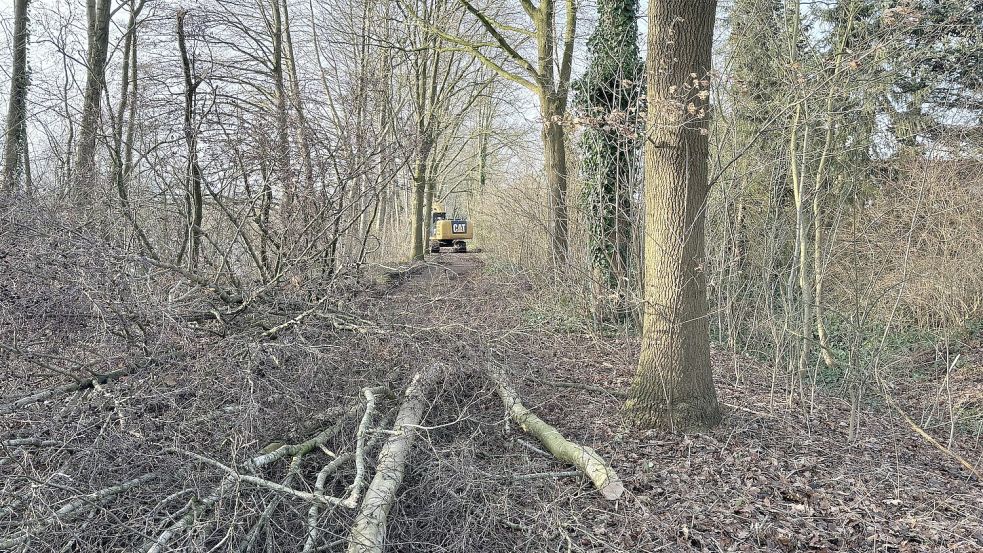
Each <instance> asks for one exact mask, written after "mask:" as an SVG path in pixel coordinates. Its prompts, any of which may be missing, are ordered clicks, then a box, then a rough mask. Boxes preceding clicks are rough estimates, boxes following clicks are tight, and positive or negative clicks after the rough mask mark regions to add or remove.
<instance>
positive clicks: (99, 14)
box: [72, 0, 112, 197]
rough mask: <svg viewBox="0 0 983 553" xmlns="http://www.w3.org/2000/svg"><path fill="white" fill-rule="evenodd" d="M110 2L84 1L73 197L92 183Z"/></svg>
mask: <svg viewBox="0 0 983 553" xmlns="http://www.w3.org/2000/svg"><path fill="white" fill-rule="evenodd" d="M111 4H112V2H111V0H88V2H87V3H86V12H87V13H88V17H89V52H88V61H87V65H88V71H87V77H86V81H85V100H84V102H83V104H82V124H81V125H80V126H79V141H78V151H77V154H76V157H75V173H74V178H73V181H72V182H73V183H74V187H73V190H72V192H73V193H74V194H75V195H76V196H77V197H81V196H80V195H82V194H83V192H84V191H83V186H89V187H91V186H92V184H93V180H94V179H95V176H96V175H95V163H96V159H95V158H96V133H97V132H98V130H99V115H100V101H101V98H102V88H103V83H104V82H105V80H106V56H107V55H108V52H109V23H110V19H111V18H110V15H111V12H110V7H111Z"/></svg>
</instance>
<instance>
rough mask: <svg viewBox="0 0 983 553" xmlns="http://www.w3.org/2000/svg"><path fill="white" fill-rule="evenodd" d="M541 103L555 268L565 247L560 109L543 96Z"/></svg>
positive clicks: (564, 171) (563, 141)
mask: <svg viewBox="0 0 983 553" xmlns="http://www.w3.org/2000/svg"><path fill="white" fill-rule="evenodd" d="M542 102H543V106H544V113H543V119H544V121H543V129H542V136H543V148H544V150H543V151H544V161H545V174H546V189H547V190H548V191H549V209H550V214H551V215H552V217H551V218H552V221H551V223H552V224H551V225H550V250H549V251H550V260H551V261H552V263H553V266H554V267H558V268H559V267H564V266H566V264H567V257H568V256H567V252H568V250H569V243H568V240H567V227H568V222H567V180H568V179H567V151H566V132H565V131H564V129H563V124H562V122H561V121H560V119H561V118H562V117H563V111H561V110H558V109H557V108H556V107H555V105H556V101H555V100H552V99H543V100H542ZM554 119H555V120H554Z"/></svg>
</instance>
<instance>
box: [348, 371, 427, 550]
mask: <svg viewBox="0 0 983 553" xmlns="http://www.w3.org/2000/svg"><path fill="white" fill-rule="evenodd" d="M436 374H437V372H436V371H435V370H431V371H428V372H424V373H417V374H415V375H414V376H413V380H412V381H410V384H409V386H407V387H406V392H405V394H404V395H405V396H406V397H405V399H404V400H403V404H402V405H401V406H400V407H399V412H398V413H397V414H396V422H395V424H394V425H393V431H394V434H393V435H392V436H391V437H390V438H389V439H388V440H386V443H385V444H383V446H382V450H381V451H380V452H379V463H378V465H377V468H376V471H375V476H373V477H372V482H371V483H370V484H369V487H368V489H367V490H365V499H363V500H362V506H361V508H360V509H359V511H358V515H356V517H355V523H354V524H353V525H352V529H351V534H349V536H348V553H382V551H383V550H384V546H385V541H386V518H387V517H388V516H389V510H390V509H392V506H393V503H394V502H395V501H396V491H397V490H398V489H399V486H400V484H402V483H403V475H404V474H405V472H406V461H407V459H408V458H409V456H410V448H411V446H412V445H413V438H414V436H415V435H416V431H415V430H414V427H416V426H419V424H420V420H421V419H422V418H423V412H424V410H426V408H427V405H428V401H427V397H426V393H427V390H428V389H429V388H430V387H431V385H432V384H433V380H434V377H435V376H436Z"/></svg>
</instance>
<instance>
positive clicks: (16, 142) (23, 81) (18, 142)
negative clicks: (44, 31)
mask: <svg viewBox="0 0 983 553" xmlns="http://www.w3.org/2000/svg"><path fill="white" fill-rule="evenodd" d="M27 4H28V0H15V2H14V52H13V54H14V56H13V58H14V59H13V63H12V67H11V69H12V71H11V73H10V101H9V103H8V104H7V133H6V142H5V143H4V149H3V180H2V182H0V191H6V192H15V191H16V190H17V188H18V181H19V180H20V175H21V173H22V171H23V170H24V169H26V164H25V166H22V165H21V162H22V161H23V160H24V159H25V157H26V152H27V125H26V119H27V85H28V78H27V37H28V29H27ZM22 167H23V169H22Z"/></svg>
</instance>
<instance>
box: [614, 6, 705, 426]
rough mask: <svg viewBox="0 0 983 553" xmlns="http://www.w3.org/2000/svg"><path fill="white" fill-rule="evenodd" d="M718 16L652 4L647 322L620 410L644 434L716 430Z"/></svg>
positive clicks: (647, 154)
mask: <svg viewBox="0 0 983 553" xmlns="http://www.w3.org/2000/svg"><path fill="white" fill-rule="evenodd" d="M715 14H716V1H715V0H663V1H658V2H655V1H653V2H650V3H649V32H648V62H647V66H646V73H647V79H648V83H647V84H648V93H647V98H648V110H647V111H648V129H649V131H648V134H649V136H650V139H649V140H648V141H647V142H646V144H645V209H646V221H645V223H646V225H645V302H644V308H643V316H644V321H643V331H642V351H641V354H640V356H639V360H638V369H637V372H636V374H635V381H634V382H633V384H632V386H631V389H630V391H629V396H628V401H627V403H626V405H625V410H626V412H627V415H628V416H629V417H630V418H631V419H632V420H633V421H634V422H635V423H636V424H638V425H639V426H641V427H644V428H659V429H664V430H690V429H698V428H706V427H710V426H713V425H715V424H717V422H719V421H720V406H719V404H718V403H717V395H716V392H715V390H714V387H713V374H712V371H711V367H710V331H709V328H708V323H707V315H708V309H707V280H706V273H705V271H704V268H703V263H704V257H705V253H706V252H705V249H706V246H705V231H704V227H705V222H706V201H707V193H708V191H709V185H708V182H707V172H708V167H707V161H708V160H707V158H708V155H709V140H708V136H707V135H708V132H709V131H708V129H709V124H708V120H709V113H708V110H709V109H710V103H709V97H710V91H709V86H710V81H709V79H710V59H711V56H710V48H711V45H712V42H713V24H714V19H715Z"/></svg>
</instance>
